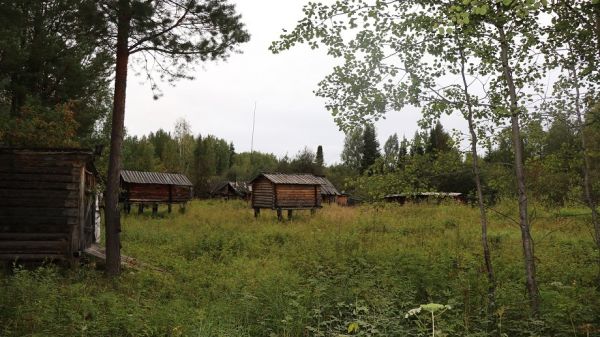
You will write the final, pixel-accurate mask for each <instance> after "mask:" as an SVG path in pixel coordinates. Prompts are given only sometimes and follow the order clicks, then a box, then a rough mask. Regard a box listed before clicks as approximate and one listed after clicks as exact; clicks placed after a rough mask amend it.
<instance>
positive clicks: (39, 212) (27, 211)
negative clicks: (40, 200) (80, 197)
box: [0, 206, 78, 217]
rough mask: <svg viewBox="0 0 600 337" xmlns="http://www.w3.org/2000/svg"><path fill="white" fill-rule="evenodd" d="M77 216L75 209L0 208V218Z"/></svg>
mask: <svg viewBox="0 0 600 337" xmlns="http://www.w3.org/2000/svg"><path fill="white" fill-rule="evenodd" d="M77 215H78V210H77V208H65V207H63V208H48V207H9V206H5V207H1V208H0V216H13V217H17V216H20V217H29V216H46V217H76V216H77Z"/></svg>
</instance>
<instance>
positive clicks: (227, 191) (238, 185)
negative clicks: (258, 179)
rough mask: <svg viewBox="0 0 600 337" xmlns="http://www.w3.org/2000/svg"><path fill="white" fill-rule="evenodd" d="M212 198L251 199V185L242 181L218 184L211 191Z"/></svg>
mask: <svg viewBox="0 0 600 337" xmlns="http://www.w3.org/2000/svg"><path fill="white" fill-rule="evenodd" d="M210 197H211V198H223V199H226V200H229V199H244V200H248V198H249V197H250V188H249V185H248V184H247V183H245V182H241V181H223V182H221V183H218V184H216V185H215V186H214V187H213V188H212V189H211V191H210Z"/></svg>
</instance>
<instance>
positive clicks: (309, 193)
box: [250, 173, 322, 220]
mask: <svg viewBox="0 0 600 337" xmlns="http://www.w3.org/2000/svg"><path fill="white" fill-rule="evenodd" d="M250 184H251V185H252V208H254V215H255V216H258V215H259V214H260V210H261V209H272V210H276V211H277V218H278V219H279V220H281V219H282V218H283V216H282V210H287V211H288V218H291V217H292V211H293V210H299V209H309V210H311V212H313V213H314V211H315V210H316V209H317V208H320V207H321V202H322V197H321V181H320V180H319V179H317V177H315V176H314V175H312V174H279V173H261V174H259V175H258V176H256V177H255V178H254V179H252V180H251V181H250Z"/></svg>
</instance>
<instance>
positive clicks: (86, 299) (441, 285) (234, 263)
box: [0, 200, 600, 337]
mask: <svg viewBox="0 0 600 337" xmlns="http://www.w3.org/2000/svg"><path fill="white" fill-rule="evenodd" d="M497 207H498V209H499V210H500V211H502V212H504V211H506V212H507V213H509V215H514V214H513V213H514V209H513V207H511V206H510V205H509V204H501V205H498V206H497ZM511 209H512V213H511ZM569 212H571V213H576V214H581V212H582V210H581V209H578V210H563V211H562V212H561V214H562V215H560V216H557V215H555V214H554V212H548V213H547V212H544V211H540V212H539V213H538V214H537V216H536V220H535V226H534V227H533V231H534V233H533V234H534V236H535V237H536V238H540V239H538V240H536V258H537V259H539V261H541V263H539V264H538V272H539V281H540V291H541V295H542V300H543V306H542V308H543V309H542V312H541V315H540V318H539V320H535V321H534V320H530V319H529V313H528V311H527V309H526V306H525V305H524V302H523V297H524V296H523V291H522V283H523V278H522V274H521V268H522V261H521V251H520V250H519V247H520V233H519V232H518V231H517V230H515V228H514V225H513V223H512V222H511V221H510V220H509V219H507V218H506V217H504V216H500V215H496V214H495V213H493V214H491V215H490V221H491V222H490V229H489V231H490V233H489V234H490V237H491V242H492V244H493V246H494V249H493V251H494V256H495V267H496V272H497V277H498V285H499V287H498V292H497V300H498V312H497V313H496V315H497V316H498V317H500V318H501V319H500V321H499V323H500V324H501V327H499V330H500V331H499V332H501V333H504V334H506V335H508V336H572V335H574V333H573V327H575V329H576V330H577V334H578V335H582V334H583V335H585V331H584V330H583V329H584V328H585V327H589V329H597V327H598V326H599V325H600V321H599V317H598V315H597V313H598V312H600V294H599V293H598V290H597V289H596V287H595V283H594V282H595V281H594V279H595V274H596V270H595V268H594V267H593V265H592V264H591V263H590V261H591V260H590V259H591V257H592V256H593V255H592V254H593V251H594V245H593V243H592V242H591V240H590V237H589V233H588V228H587V224H586V221H587V218H588V217H589V212H587V214H588V215H585V216H570V217H566V216H565V215H566V214H569ZM122 235H123V253H124V254H125V255H128V256H131V257H134V258H136V259H137V260H138V261H140V262H142V263H143V265H140V267H139V269H134V268H127V269H126V270H125V272H124V273H123V274H122V275H121V276H120V277H119V278H117V279H115V280H112V279H108V278H106V277H104V276H103V274H102V272H101V271H99V270H95V269H94V268H93V264H92V265H83V266H81V267H80V268H78V269H73V270H62V269H59V268H57V267H54V266H52V265H48V266H46V267H43V268H40V269H20V268H17V269H16V270H15V271H14V272H13V273H12V274H11V275H0V335H2V336H7V337H10V336H23V335H39V336H73V335H84V336H215V337H216V336H269V335H272V336H290V337H291V336H337V335H350V336H357V335H358V336H398V337H400V336H419V335H422V336H423V335H424V336H427V335H429V336H431V330H428V333H424V332H423V331H422V330H421V329H420V328H419V326H418V325H417V324H416V323H415V321H413V319H411V318H404V316H405V314H406V313H407V312H408V311H409V310H410V309H412V308H415V307H417V306H419V305H420V304H421V303H432V302H433V303H447V304H449V305H451V306H452V309H451V310H449V311H446V312H445V313H444V314H443V316H441V320H439V321H438V317H437V316H436V326H439V328H440V329H441V330H442V332H444V333H446V334H448V335H450V336H464V337H467V336H468V337H475V336H488V335H490V334H491V332H490V331H489V330H488V326H487V321H486V315H485V310H486V307H487V304H486V298H487V280H486V278H485V275H483V274H482V273H481V268H482V266H481V262H480V254H481V253H480V246H479V240H480V227H479V224H478V211H477V210H476V209H472V208H470V207H468V206H458V205H454V204H452V205H439V206H433V205H426V204H422V205H410V204H408V205H405V206H403V207H399V206H394V205H386V206H385V207H379V208H377V209H374V208H372V207H370V206H365V207H359V208H341V207H337V206H326V207H324V208H323V209H322V210H320V211H318V212H317V214H316V215H315V216H310V215H309V214H308V212H306V213H304V212H297V213H295V214H294V220H293V221H292V222H289V223H286V224H282V223H279V222H277V220H276V215H275V214H274V212H263V213H262V214H261V217H260V218H259V219H257V220H255V219H254V217H253V214H252V211H251V210H250V209H249V208H248V205H247V204H246V203H244V202H232V201H229V202H220V201H214V200H209V201H202V202H199V201H194V202H192V203H191V204H190V205H188V208H187V211H186V213H185V214H178V213H172V214H168V213H166V209H165V208H163V207H161V209H160V211H159V216H158V217H151V216H150V215H149V214H144V215H141V216H138V215H129V216H125V217H123V234H122ZM421 315H425V314H424V313H422V314H421ZM427 317H429V316H427ZM427 317H426V316H422V317H421V319H422V320H423V322H425V323H427V320H428V318H427ZM438 324H439V325H438ZM349 328H351V329H350V330H351V331H349ZM592 335H593V334H590V336H592Z"/></svg>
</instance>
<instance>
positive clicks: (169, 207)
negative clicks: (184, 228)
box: [168, 203, 171, 213]
mask: <svg viewBox="0 0 600 337" xmlns="http://www.w3.org/2000/svg"><path fill="white" fill-rule="evenodd" d="M168 210H169V213H171V203H169V206H168Z"/></svg>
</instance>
